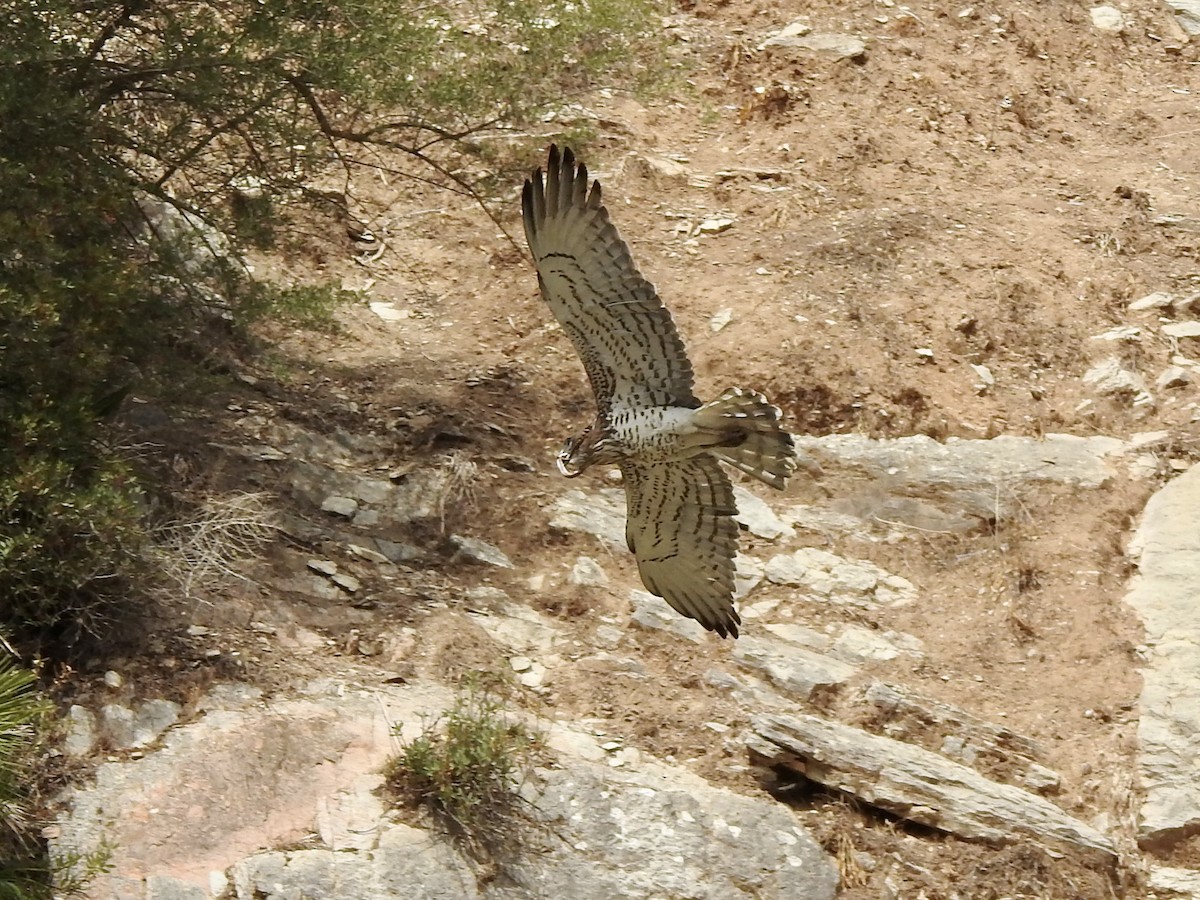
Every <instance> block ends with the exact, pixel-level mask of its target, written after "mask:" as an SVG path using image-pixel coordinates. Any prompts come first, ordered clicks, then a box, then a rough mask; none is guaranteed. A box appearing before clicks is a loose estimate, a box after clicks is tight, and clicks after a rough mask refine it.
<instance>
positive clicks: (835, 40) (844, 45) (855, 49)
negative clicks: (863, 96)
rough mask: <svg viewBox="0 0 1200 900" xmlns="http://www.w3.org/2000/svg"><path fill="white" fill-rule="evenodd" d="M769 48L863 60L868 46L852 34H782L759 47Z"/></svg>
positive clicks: (774, 36)
mask: <svg viewBox="0 0 1200 900" xmlns="http://www.w3.org/2000/svg"><path fill="white" fill-rule="evenodd" d="M768 47H795V48H797V49H800V50H809V51H812V52H814V53H822V54H827V55H829V56H832V57H833V58H834V59H861V58H862V57H864V56H866V54H867V45H866V44H865V43H863V41H862V39H861V38H857V37H854V36H853V35H850V34H827V33H811V34H785V33H783V32H780V33H779V34H776V35H773V36H772V37H769V38H767V39H766V40H765V41H763V42H762V43H761V44H760V45H759V49H760V50H763V49H766V48H768Z"/></svg>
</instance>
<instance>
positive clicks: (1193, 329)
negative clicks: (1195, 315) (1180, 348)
mask: <svg viewBox="0 0 1200 900" xmlns="http://www.w3.org/2000/svg"><path fill="white" fill-rule="evenodd" d="M1162 333H1163V334H1165V335H1166V336H1167V337H1174V338H1184V337H1187V338H1192V337H1200V322H1197V321H1194V320H1192V319H1188V320H1185V321H1183V322H1168V323H1167V324H1166V325H1164V326H1163V327H1162Z"/></svg>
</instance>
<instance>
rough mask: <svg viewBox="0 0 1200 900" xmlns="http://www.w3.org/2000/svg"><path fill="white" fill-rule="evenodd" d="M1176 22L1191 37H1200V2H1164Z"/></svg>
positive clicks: (1185, 0)
mask: <svg viewBox="0 0 1200 900" xmlns="http://www.w3.org/2000/svg"><path fill="white" fill-rule="evenodd" d="M1164 2H1165V3H1166V5H1167V6H1168V7H1169V8H1170V9H1171V10H1172V11H1173V12H1174V13H1175V21H1176V22H1178V23H1179V25H1180V27H1181V28H1183V30H1184V31H1186V32H1187V33H1188V34H1190V35H1200V0H1164Z"/></svg>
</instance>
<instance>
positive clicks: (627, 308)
mask: <svg viewBox="0 0 1200 900" xmlns="http://www.w3.org/2000/svg"><path fill="white" fill-rule="evenodd" d="M521 207H522V212H523V213H524V219H525V237H526V239H527V240H528V241H529V250H530V252H531V253H533V261H534V264H535V265H536V266H537V272H538V284H539V285H540V287H541V289H542V296H543V297H544V298H545V299H546V302H547V303H548V304H549V305H550V309H551V310H553V312H554V316H555V318H556V319H558V321H559V324H560V325H562V328H563V331H565V332H566V333H567V335H568V336H569V337H570V338H571V341H572V343H574V344H575V349H576V350H577V351H578V352H579V356H580V358H581V359H582V360H583V367H584V369H585V370H586V371H587V375H588V379H589V380H590V381H591V383H592V390H593V392H594V393H595V394H596V403H597V405H598V406H599V407H600V411H601V413H607V412H608V411H609V410H610V409H611V408H613V407H614V406H616V407H626V408H639V407H643V406H690V407H696V406H699V405H700V403H699V401H698V400H697V399H696V397H695V396H694V395H693V394H692V365H691V363H690V362H689V361H688V358H687V353H686V351H685V350H684V347H683V341H681V340H680V338H679V332H678V331H676V330H675V323H674V322H673V321H671V314H670V313H669V312H668V311H667V310H666V308H665V307H664V306H663V305H662V301H661V300H659V299H658V294H657V293H656V292H655V290H654V285H652V284H651V283H650V282H648V281H647V280H646V279H645V278H643V277H642V276H641V274H639V272H638V270H637V267H636V266H634V264H633V259H632V257H631V256H630V255H629V247H627V246H626V245H625V242H624V241H623V240H621V237H620V235H619V234H617V229H616V228H615V227H614V226H613V224H612V222H611V221H609V218H608V210H607V209H605V208H604V205H603V204H602V203H601V200H600V183H599V182H594V183H593V184H592V188H591V191H590V192H589V191H588V174H587V169H586V168H585V167H584V166H582V165H580V166H578V167H577V166H576V165H575V157H574V154H572V153H571V151H570V150H565V149H564V150H563V152H562V154H561V156H560V154H559V152H558V147H556V146H551V148H550V158H549V162H548V163H547V166H546V178H545V183H544V184H543V182H542V170H541V169H538V170H537V171H536V172H534V173H533V177H532V179H530V180H528V181H526V182H525V189H524V191H523V192H522V195H521Z"/></svg>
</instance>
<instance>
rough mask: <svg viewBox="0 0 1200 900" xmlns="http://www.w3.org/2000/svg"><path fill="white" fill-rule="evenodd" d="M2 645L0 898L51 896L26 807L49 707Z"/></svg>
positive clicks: (15, 899) (34, 822) (30, 677)
mask: <svg viewBox="0 0 1200 900" xmlns="http://www.w3.org/2000/svg"><path fill="white" fill-rule="evenodd" d="M4 654H5V651H4V649H3V648H2V647H0V900H26V898H41V897H46V898H49V896H50V892H49V889H48V884H49V877H48V868H47V866H46V865H44V863H43V862H42V861H41V853H40V850H41V847H40V843H39V841H40V838H39V837H38V835H37V825H38V824H39V823H38V822H37V820H36V818H35V817H34V815H33V813H32V811H31V810H30V808H29V783H30V770H29V763H30V757H31V748H32V747H33V746H34V741H35V738H36V736H37V727H38V725H39V724H40V723H41V722H42V721H44V720H45V718H46V715H47V712H48V708H47V705H46V704H45V702H44V701H42V699H41V698H40V697H39V696H38V694H37V693H36V692H35V691H34V677H33V674H32V673H31V672H27V671H25V670H24V669H19V668H17V667H15V666H14V665H13V664H12V663H11V661H10V660H9V659H8V658H7V657H6V656H5V655H4Z"/></svg>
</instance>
